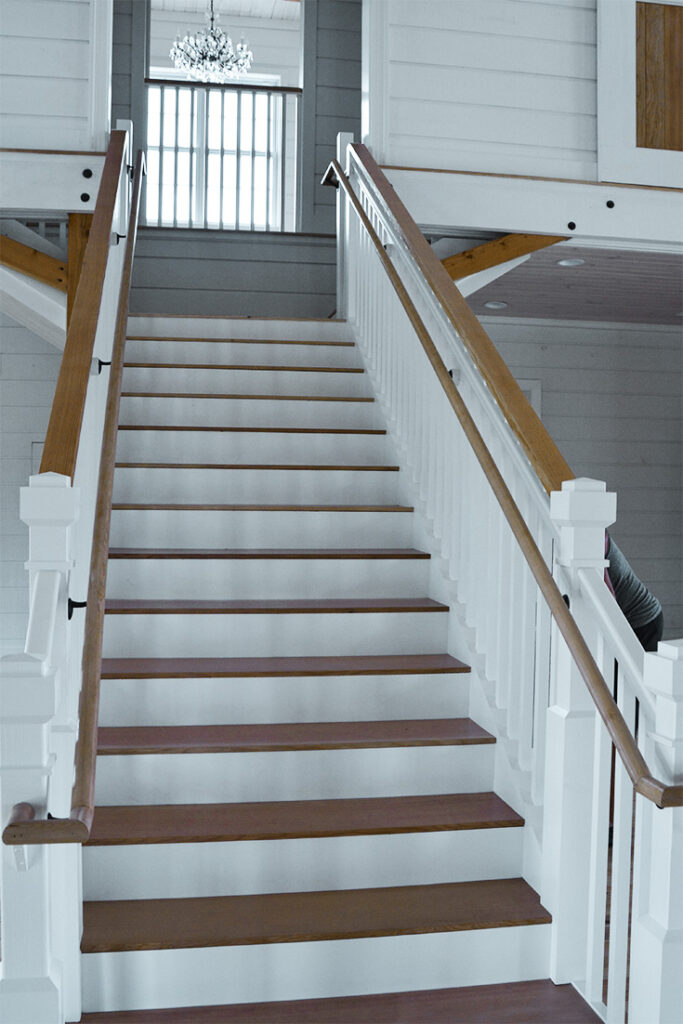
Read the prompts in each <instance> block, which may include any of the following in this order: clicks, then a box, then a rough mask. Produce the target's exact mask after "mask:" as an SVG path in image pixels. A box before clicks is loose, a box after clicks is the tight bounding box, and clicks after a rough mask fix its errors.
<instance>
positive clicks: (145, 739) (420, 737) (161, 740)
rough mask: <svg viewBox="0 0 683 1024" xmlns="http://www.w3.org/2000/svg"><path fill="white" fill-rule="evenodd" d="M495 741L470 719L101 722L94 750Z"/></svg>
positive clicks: (151, 751)
mask: <svg viewBox="0 0 683 1024" xmlns="http://www.w3.org/2000/svg"><path fill="white" fill-rule="evenodd" d="M479 743H495V737H494V736H492V735H491V734H490V733H488V732H486V730H485V729H482V728H481V726H479V725H477V724H476V722H473V721H472V720H471V719H470V718H427V719H413V720H406V719H401V720H396V721H382V722H278V723H270V722H266V723H258V724H249V725H173V726H168V725H165V726H139V725H132V726H103V727H100V729H99V732H98V747H97V752H98V754H100V755H106V754H198V753H214V752H241V751H256V750H338V749H354V748H355V749H360V748H364V747H373V748H375V747H432V746H462V745H466V744H479Z"/></svg>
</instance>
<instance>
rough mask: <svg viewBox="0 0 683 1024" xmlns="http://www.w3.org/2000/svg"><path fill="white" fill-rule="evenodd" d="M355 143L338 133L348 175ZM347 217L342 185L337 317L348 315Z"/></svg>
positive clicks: (339, 154) (339, 155)
mask: <svg viewBox="0 0 683 1024" xmlns="http://www.w3.org/2000/svg"><path fill="white" fill-rule="evenodd" d="M352 142H353V132H337V160H338V161H339V163H340V164H341V166H342V167H343V169H344V171H345V172H346V173H347V174H348V163H347V148H348V146H350V145H351V143H352ZM347 248H348V238H347V216H346V195H345V194H344V192H343V190H342V188H341V185H340V186H339V187H338V188H337V316H338V317H345V316H346V315H347V312H348V310H347V308H346V306H347V285H346V250H347Z"/></svg>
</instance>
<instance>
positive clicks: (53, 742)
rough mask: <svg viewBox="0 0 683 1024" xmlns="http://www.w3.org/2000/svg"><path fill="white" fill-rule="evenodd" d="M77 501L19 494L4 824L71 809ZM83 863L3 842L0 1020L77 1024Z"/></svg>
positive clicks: (69, 494)
mask: <svg viewBox="0 0 683 1024" xmlns="http://www.w3.org/2000/svg"><path fill="white" fill-rule="evenodd" d="M78 504H79V502H78V489H77V488H73V487H72V486H71V480H70V479H69V478H68V477H66V476H62V475H60V474H57V473H42V474H39V475H37V476H33V477H31V479H30V486H29V487H23V488H22V489H21V502H20V510H21V517H22V519H23V520H24V522H25V523H27V524H28V527H29V561H28V562H27V564H26V568H27V569H28V570H29V587H30V591H31V606H30V616H29V626H28V631H27V637H26V645H25V653H24V654H21V655H11V656H9V657H7V658H4V659H2V661H1V662H0V698H1V699H0V767H1V771H0V806H1V819H0V827H2V828H4V826H5V825H6V824H7V822H8V819H9V817H10V815H11V813H12V808H13V807H14V805H15V804H18V803H29V804H31V805H32V806H33V808H34V810H35V813H36V816H37V817H38V818H44V817H45V815H46V814H47V812H48V811H50V812H51V813H53V814H55V815H56V816H62V815H65V814H68V812H69V807H70V794H71V785H72V782H73V737H70V738H69V739H70V742H67V743H66V744H65V743H64V733H63V727H62V726H63V719H64V715H65V707H66V706H68V704H69V699H68V697H69V695H68V693H67V683H68V681H69V677H68V672H67V671H66V660H67V652H68V624H67V609H66V602H67V592H68V579H69V575H70V573H71V570H72V567H73V558H72V548H73V539H72V527H73V524H74V522H75V521H76V519H77V518H78ZM79 857H80V850H77V851H76V850H70V851H68V852H67V851H62V850H58V849H56V848H51V847H46V846H23V847H16V846H5V845H4V844H3V846H2V853H1V869H0V870H1V877H0V905H1V908H2V913H1V915H0V921H1V923H0V929H1V942H2V973H3V977H2V981H0V1020H3V1021H7V1022H8V1024H36V1022H38V1021H40V1022H41V1024H52V1022H55V1024H62V1022H63V1021H64V1011H65V1010H67V1012H69V1014H70V1017H71V1019H78V1016H80V1005H79V1004H78V1001H77V999H76V998H75V996H74V993H75V991H76V989H78V990H79V992H78V998H80V980H79V977H78V969H79V965H80V961H79V954H78V943H79V935H78V934H77V933H78V931H79V929H80V924H79V921H80V888H79V885H80V874H79V870H78V858H79ZM67 864H69V865H71V868H70V869H69V871H68V873H69V875H70V876H73V878H72V879H71V880H70V881H69V882H67V880H66V878H65V865H67ZM74 864H75V870H74V869H73V865H74ZM65 978H66V981H67V984H66V989H67V990H68V993H69V995H68V1000H67V1001H68V1003H69V1006H70V1009H68V1008H67V1006H66V1004H65V1001H64V991H65V985H64V979H65ZM74 1014H75V1015H74Z"/></svg>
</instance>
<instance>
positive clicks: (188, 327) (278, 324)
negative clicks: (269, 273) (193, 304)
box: [126, 315, 353, 341]
mask: <svg viewBox="0 0 683 1024" xmlns="http://www.w3.org/2000/svg"><path fill="white" fill-rule="evenodd" d="M126 333H127V334H128V335H129V336H130V335H150V336H152V337H154V336H157V337H167V336H168V337H172V338H176V337H177V338H181V337H183V338H252V339H256V340H258V339H259V338H263V339H264V340H265V339H272V340H276V341H353V336H352V333H351V329H350V327H349V326H348V324H347V323H346V321H344V320H274V319H267V318H266V319H259V318H257V317H253V318H252V317H202V316H140V315H138V316H129V317H128V329H127V332H126Z"/></svg>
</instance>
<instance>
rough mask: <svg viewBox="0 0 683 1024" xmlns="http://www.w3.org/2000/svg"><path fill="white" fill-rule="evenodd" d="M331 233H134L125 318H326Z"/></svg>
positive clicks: (331, 288)
mask: <svg viewBox="0 0 683 1024" xmlns="http://www.w3.org/2000/svg"><path fill="white" fill-rule="evenodd" d="M335 291H336V242H335V239H334V236H332V235H297V234H286V233H284V232H282V233H276V232H256V231H254V232H252V231H211V230H206V231H201V230H197V229H194V228H193V229H185V230H174V229H173V228H141V229H140V232H139V235H138V243H137V249H136V256H135V263H134V266H133V288H132V295H131V312H132V313H150V314H162V313H164V314H167V315H168V314H176V313H194V314H202V313H204V314H213V315H221V314H222V315H226V316H283V317H305V316H314V317H328V316H331V315H332V314H333V312H334V310H335V307H336V297H335Z"/></svg>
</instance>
